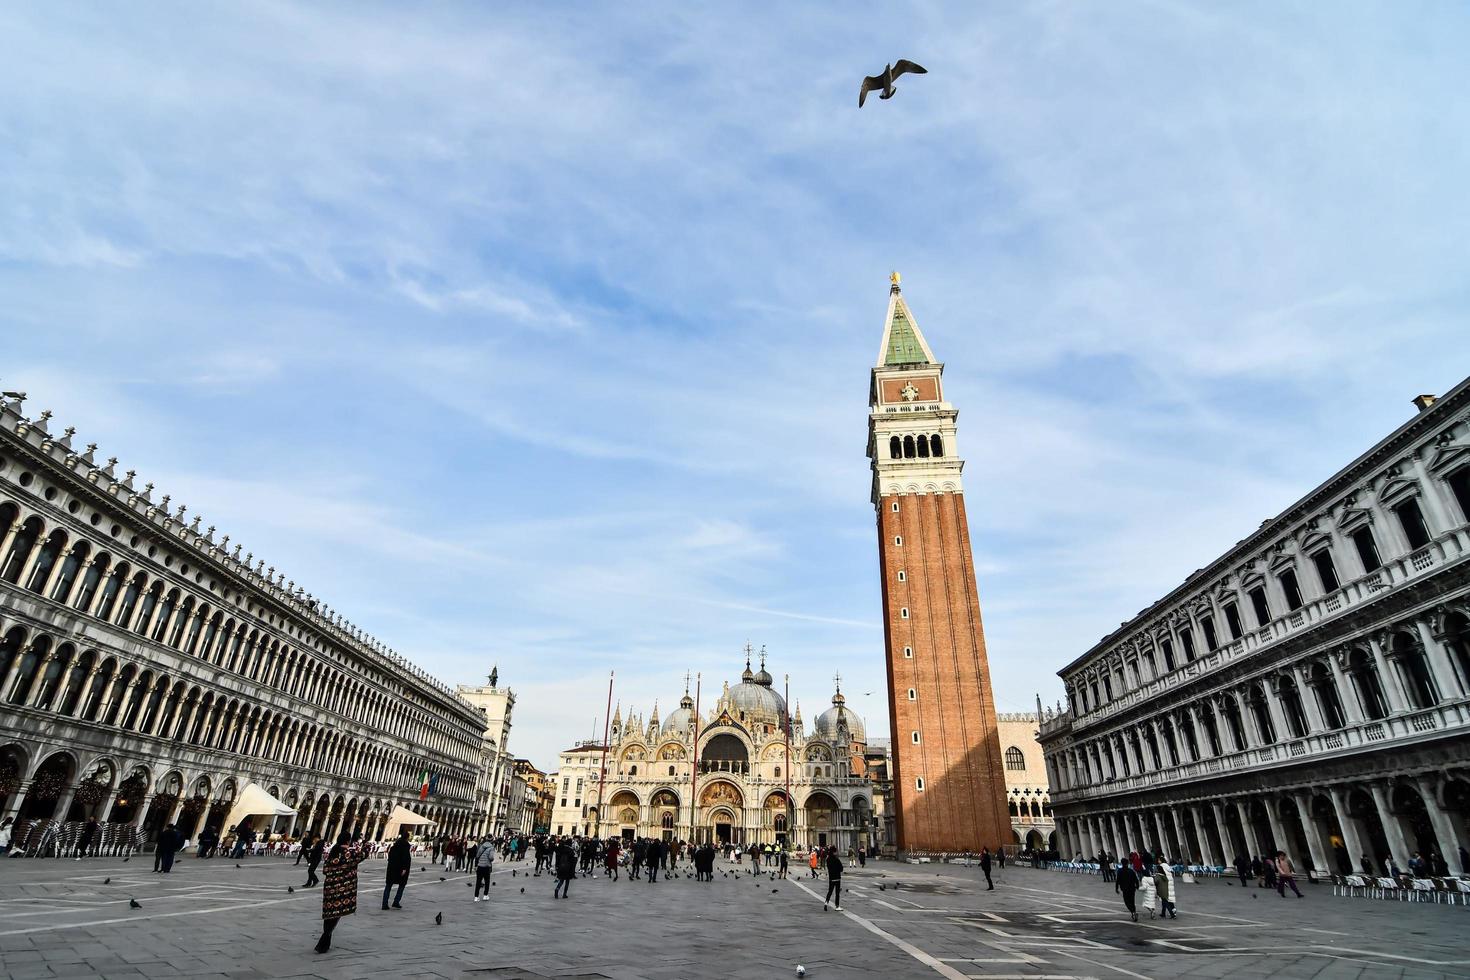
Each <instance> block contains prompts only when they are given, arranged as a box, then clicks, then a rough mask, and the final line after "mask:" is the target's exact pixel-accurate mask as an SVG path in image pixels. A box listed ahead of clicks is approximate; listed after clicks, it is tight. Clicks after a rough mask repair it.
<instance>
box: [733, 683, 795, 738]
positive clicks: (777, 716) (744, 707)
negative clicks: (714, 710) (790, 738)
mask: <svg viewBox="0 0 1470 980" xmlns="http://www.w3.org/2000/svg"><path fill="white" fill-rule="evenodd" d="M726 705H727V706H728V708H729V711H730V714H732V715H734V716H735V717H737V718H739V717H740V713H741V712H742V711H743V712H745V719H744V720H745V722H746V723H747V724H750V723H756V724H761V723H764V724H768V725H775V726H777V727H780V726H781V725H782V724H784V723H785V721H786V702H785V701H783V700H782V699H781V695H779V694H777V693H776V692H775V691H773V690H771V689H770V688H769V687H765V686H762V685H760V684H757V683H756V682H755V681H754V679H752V680H746V681H741V682H740V683H739V684H737V685H735V686H734V687H732V688H730V695H729V698H728V700H727V701H726Z"/></svg>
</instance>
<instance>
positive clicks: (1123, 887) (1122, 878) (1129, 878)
mask: <svg viewBox="0 0 1470 980" xmlns="http://www.w3.org/2000/svg"><path fill="white" fill-rule="evenodd" d="M1113 891H1114V892H1117V893H1118V894H1120V895H1122V896H1123V904H1124V906H1126V907H1127V909H1128V914H1129V915H1131V916H1133V921H1134V922H1137V921H1138V909H1137V907H1136V906H1134V904H1133V895H1134V893H1135V892H1137V891H1138V872H1136V871H1134V870H1133V868H1132V867H1130V866H1129V864H1128V862H1127V861H1124V862H1123V863H1122V864H1120V865H1118V873H1117V875H1116V876H1115V877H1114V879H1113Z"/></svg>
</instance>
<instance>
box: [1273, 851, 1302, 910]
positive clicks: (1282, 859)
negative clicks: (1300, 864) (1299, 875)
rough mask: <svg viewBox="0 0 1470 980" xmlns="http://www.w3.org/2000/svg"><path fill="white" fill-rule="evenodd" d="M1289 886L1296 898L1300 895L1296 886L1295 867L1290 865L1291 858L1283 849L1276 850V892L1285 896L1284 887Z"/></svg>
mask: <svg viewBox="0 0 1470 980" xmlns="http://www.w3.org/2000/svg"><path fill="white" fill-rule="evenodd" d="M1288 888H1290V889H1291V890H1292V892H1293V893H1295V894H1296V897H1297V898H1301V897H1302V893H1301V891H1300V890H1299V889H1298V888H1297V887H1296V869H1295V868H1293V867H1292V865H1291V858H1289V857H1287V856H1286V852H1285V851H1277V852H1276V894H1277V895H1279V896H1281V897H1282V898H1285V897H1286V889H1288Z"/></svg>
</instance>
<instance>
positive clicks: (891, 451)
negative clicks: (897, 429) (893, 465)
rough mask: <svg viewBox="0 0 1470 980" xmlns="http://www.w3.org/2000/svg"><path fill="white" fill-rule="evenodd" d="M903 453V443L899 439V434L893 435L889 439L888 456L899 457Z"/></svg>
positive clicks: (891, 457)
mask: <svg viewBox="0 0 1470 980" xmlns="http://www.w3.org/2000/svg"><path fill="white" fill-rule="evenodd" d="M902 455H903V443H902V442H901V441H900V440H899V438H898V436H893V437H892V438H890V439H889V440H888V457H889V458H890V459H898V458H899V457H900V456H902Z"/></svg>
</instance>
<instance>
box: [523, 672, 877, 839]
mask: <svg viewBox="0 0 1470 980" xmlns="http://www.w3.org/2000/svg"><path fill="white" fill-rule="evenodd" d="M711 701H712V703H710V701H706V703H704V704H701V705H699V706H698V714H696V705H695V699H694V697H693V696H692V695H691V693H690V692H689V691H688V690H687V689H686V690H685V692H684V695H683V697H681V698H680V699H679V707H678V708H677V709H675V710H674V711H672V712H670V713H669V715H668V717H667V718H664V719H662V720H660V718H659V715H658V709H657V706H655V707H654V709H653V712H652V714H651V715H649V716H648V718H647V719H646V720H645V719H644V717H643V716H642V715H641V714H634V713H631V712H630V713H629V715H628V717H627V718H624V717H623V714H622V710H621V707H620V708H619V710H618V712H617V713H616V714H615V715H614V716H613V718H612V723H611V726H610V733H611V734H610V737H609V740H608V745H607V750H606V759H607V774H606V777H605V780H604V779H603V777H601V776H600V773H601V760H602V759H603V757H604V752H603V745H602V743H601V742H587V743H583V744H581V745H578V746H575V747H573V748H571V749H569V750H567V751H566V752H564V753H563V754H562V758H561V769H560V772H559V775H558V778H560V780H561V785H560V787H559V791H560V795H559V796H558V799H557V803H558V806H557V807H556V809H555V810H554V811H553V814H552V822H551V829H552V831H553V832H555V833H569V834H570V833H578V834H593V833H600V834H601V835H602V836H604V837H610V836H611V837H616V836H622V837H625V838H632V837H663V838H664V839H666V840H685V841H713V842H715V843H722V844H723V843H730V844H744V845H750V844H777V843H782V844H785V845H786V846H787V847H794V848H801V849H804V848H807V847H814V846H836V847H838V848H840V849H841V850H843V851H846V850H847V849H848V848H850V847H854V846H862V847H867V846H869V845H870V844H872V843H873V840H872V826H873V824H872V813H873V799H872V783H871V782H870V781H869V780H868V779H867V778H865V777H864V776H863V774H862V768H863V765H864V762H863V759H864V753H865V749H866V741H867V736H866V733H865V731H864V729H863V723H862V719H861V718H859V717H858V715H857V713H856V712H854V711H853V710H852V709H851V708H849V707H847V703H846V698H845V697H844V696H843V694H842V690H841V688H840V687H838V689H837V690H836V691H835V692H834V693H833V695H832V704H831V706H830V707H828V708H827V710H825V711H823V712H822V713H821V714H820V715H819V716H818V717H817V720H816V722H815V723H814V724H813V726H812V730H811V731H810V732H808V731H807V730H806V728H805V726H804V724H803V723H802V719H801V710H800V708H798V709H797V710H796V711H795V713H794V714H793V715H792V716H791V717H790V725H791V736H790V738H789V739H788V738H787V737H786V725H787V721H788V718H787V708H786V701H785V698H784V697H783V696H782V695H781V694H780V693H779V692H777V691H776V689H775V685H774V683H773V679H772V677H771V675H770V673H769V672H767V670H766V664H765V657H764V656H762V658H761V663H760V669H759V670H758V671H752V670H751V665H750V656H749V652H748V651H747V654H746V660H745V670H744V671H743V672H742V673H741V675H740V681H739V683H737V684H728V683H727V684H725V685H724V687H723V689H722V690H721V691H720V692H719V693H718V694H717V695H715V696H714V697H713V698H712V699H711ZM599 799H600V800H601V803H602V809H601V816H600V818H599V816H598V812H599V811H598V802H599ZM691 801H692V802H693V805H692V806H691Z"/></svg>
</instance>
